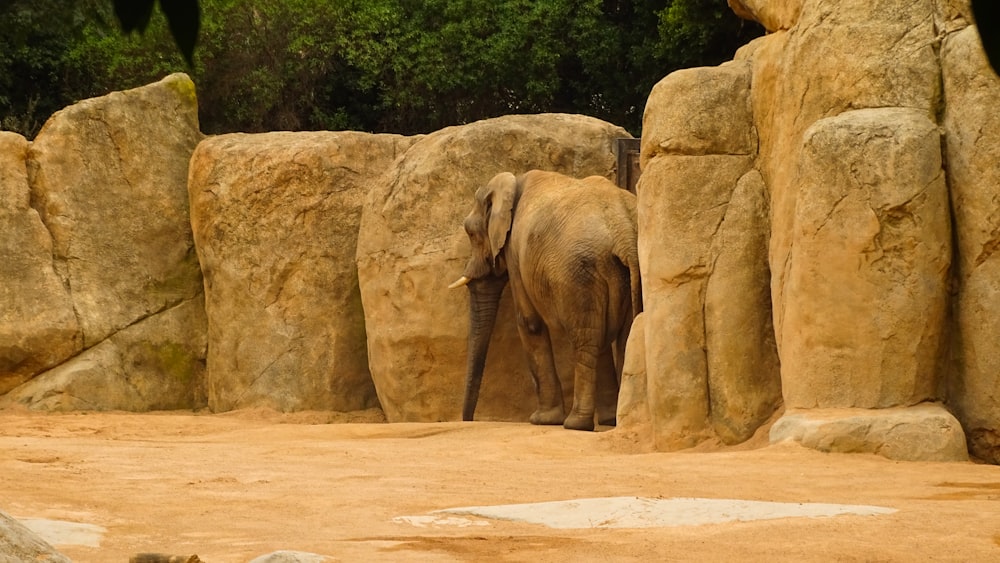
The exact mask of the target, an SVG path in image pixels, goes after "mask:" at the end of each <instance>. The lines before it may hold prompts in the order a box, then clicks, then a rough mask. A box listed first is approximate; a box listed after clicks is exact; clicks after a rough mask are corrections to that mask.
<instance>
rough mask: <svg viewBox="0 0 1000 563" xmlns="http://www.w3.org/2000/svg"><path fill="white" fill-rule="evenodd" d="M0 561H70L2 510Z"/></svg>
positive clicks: (49, 562) (0, 519)
mask: <svg viewBox="0 0 1000 563" xmlns="http://www.w3.org/2000/svg"><path fill="white" fill-rule="evenodd" d="M0 561H5V562H8V561H9V562H11V563H17V562H21V561H34V562H36V563H70V559H69V558H68V557H66V556H65V555H63V554H61V553H59V552H58V551H56V550H55V548H54V547H52V546H51V545H49V544H48V543H46V542H45V540H43V539H42V538H40V537H38V535H37V534H35V533H34V532H32V531H31V530H29V529H28V528H27V527H25V526H24V524H21V523H20V522H18V521H17V520H15V519H14V518H12V517H11V516H10V515H8V514H7V513H6V512H3V511H0Z"/></svg>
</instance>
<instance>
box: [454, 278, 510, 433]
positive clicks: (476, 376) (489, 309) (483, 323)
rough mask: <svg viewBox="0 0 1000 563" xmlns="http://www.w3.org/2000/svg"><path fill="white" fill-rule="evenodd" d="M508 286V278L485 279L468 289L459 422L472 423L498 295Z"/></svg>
mask: <svg viewBox="0 0 1000 563" xmlns="http://www.w3.org/2000/svg"><path fill="white" fill-rule="evenodd" d="M505 285H507V277H506V276H503V277H488V278H481V279H477V280H473V281H471V282H470V283H469V284H468V286H467V287H468V288H469V357H468V364H467V367H466V372H465V401H464V403H463V405H462V420H472V417H473V415H474V414H475V412H476V403H477V402H479V386H480V384H481V383H482V382H483V370H484V369H485V367H486V352H487V350H488V349H489V346H490V337H491V336H492V335H493V325H494V324H495V323H496V319H497V309H499V307H500V295H501V294H502V293H503V288H504V286H505Z"/></svg>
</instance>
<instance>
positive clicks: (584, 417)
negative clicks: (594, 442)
mask: <svg viewBox="0 0 1000 563" xmlns="http://www.w3.org/2000/svg"><path fill="white" fill-rule="evenodd" d="M563 427H564V428H568V429H570V430H593V429H594V413H590V414H581V413H576V412H573V413H570V415H569V416H568V417H566V422H563Z"/></svg>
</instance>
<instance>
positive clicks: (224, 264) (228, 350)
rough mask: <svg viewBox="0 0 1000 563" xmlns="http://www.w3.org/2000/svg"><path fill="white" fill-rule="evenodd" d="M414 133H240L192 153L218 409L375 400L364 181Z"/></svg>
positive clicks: (332, 406) (212, 387) (340, 405)
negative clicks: (362, 239) (365, 282)
mask: <svg viewBox="0 0 1000 563" xmlns="http://www.w3.org/2000/svg"><path fill="white" fill-rule="evenodd" d="M412 141H413V140H412V139H410V138H406V137H400V136H396V135H371V134H367V133H353V132H342V133H328V132H318V133H265V134H259V135H244V134H233V135H223V136H220V137H214V138H211V139H208V140H206V141H204V142H202V143H201V144H200V145H199V146H198V149H197V151H195V153H194V156H193V157H192V159H191V175H190V182H189V190H190V197H191V221H192V224H193V228H194V236H195V241H196V243H197V248H198V256H199V258H200V261H201V266H202V269H203V271H204V275H205V289H206V304H207V310H208V326H209V346H208V350H209V353H208V378H207V379H208V380H207V387H208V402H209V406H210V407H211V409H212V410H214V411H226V410H231V409H235V408H246V407H261V406H263V407H270V408H274V409H278V410H282V411H294V410H304V409H315V410H334V411H353V410H363V409H367V408H371V407H373V406H377V404H378V403H377V398H376V394H375V388H374V386H373V385H372V379H371V376H370V375H369V371H368V355H367V353H366V340H365V315H364V312H363V311H362V306H361V294H360V292H359V287H358V274H357V267H356V266H355V260H354V258H355V252H356V249H357V246H358V229H359V224H360V222H361V209H362V204H363V202H364V200H365V198H366V196H367V194H368V191H369V184H370V182H371V181H372V180H373V179H374V178H377V177H378V176H379V175H380V174H382V173H383V172H385V170H386V169H388V168H389V167H390V165H391V164H392V162H393V160H394V159H395V158H396V156H397V154H399V153H401V152H402V151H403V150H404V149H405V148H406V147H407V146H408V145H409V144H410V143H412Z"/></svg>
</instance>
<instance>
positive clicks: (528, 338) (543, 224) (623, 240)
mask: <svg viewBox="0 0 1000 563" xmlns="http://www.w3.org/2000/svg"><path fill="white" fill-rule="evenodd" d="M464 228H465V231H466V234H467V235H468V237H469V242H470V244H471V247H472V251H471V256H470V257H469V261H468V263H467V265H466V267H465V271H464V272H463V274H462V276H461V277H460V278H459V279H458V280H456V281H455V282H454V283H452V284H451V285H450V286H449V287H450V288H452V289H454V288H457V287H461V286H466V287H467V288H468V290H469V343H468V346H469V347H468V358H467V371H466V378H465V398H464V404H463V408H462V419H463V420H466V421H468V420H473V416H474V413H475V410H476V403H477V401H478V399H479V388H480V384H481V383H482V376H483V370H484V367H485V363H486V353H487V351H488V348H489V341H490V336H491V334H492V332H493V326H494V324H495V322H496V315H497V309H498V307H499V303H500V296H501V294H502V292H503V290H504V287H505V286H506V285H507V282H508V281H509V282H510V286H511V293H512V297H513V299H514V308H515V311H516V316H517V330H518V335H519V336H520V339H521V343H522V345H523V346H524V348H525V350H526V351H527V356H528V363H529V368H530V370H531V375H532V379H533V380H534V383H535V391H536V394H537V397H538V408H537V410H535V412H534V413H532V415H531V418H530V422H531V423H532V424H553V425H555V424H562V425H563V426H564V427H565V428H569V429H575V430H593V429H594V428H595V422H594V418H595V412H596V415H597V418H598V423H599V424H604V425H613V424H614V423H615V415H616V409H617V397H618V386H619V382H620V381H621V368H622V363H623V361H624V360H623V358H624V352H625V341H626V340H627V338H628V333H629V330H630V328H631V326H632V320H633V319H634V318H635V316H636V315H638V314H639V312H640V311H641V310H642V294H641V283H640V279H639V258H638V249H637V243H636V237H637V227H636V202H635V196H634V195H633V194H632V193H630V192H628V191H626V190H623V189H621V188H619V187H618V186H616V185H615V184H614V183H612V182H611V181H610V180H608V179H606V178H603V177H600V176H591V177H588V178H584V179H575V178H571V177H568V176H565V175H562V174H559V173H556V172H548V171H541V170H532V171H529V172H526V173H524V174H522V175H520V176H515V175H514V174H512V173H510V172H503V173H500V174H497V175H496V176H495V177H493V179H492V180H490V181H489V183H487V184H486V185H485V186H483V187H481V188H479V189H478V190H477V191H476V195H475V203H474V205H473V209H472V211H471V212H470V213H469V215H468V217H466V218H465V222H464ZM556 326H559V327H561V328H562V330H563V331H564V332H565V334H566V335H567V336H568V338H569V340H570V343H571V345H572V350H573V362H574V368H573V382H574V392H573V405H572V408H571V409H570V412H569V414H568V415H566V413H565V410H564V404H563V394H562V386H561V385H560V383H559V378H558V376H557V373H556V368H555V361H554V359H553V358H554V356H553V351H552V342H551V339H550V329H552V328H554V327H556ZM595 403H596V404H595Z"/></svg>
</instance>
